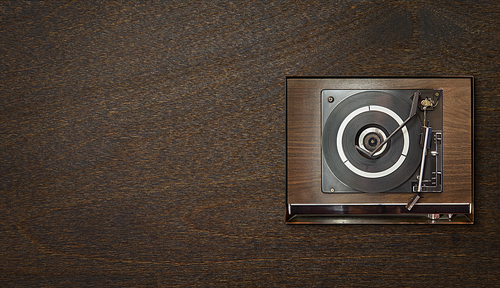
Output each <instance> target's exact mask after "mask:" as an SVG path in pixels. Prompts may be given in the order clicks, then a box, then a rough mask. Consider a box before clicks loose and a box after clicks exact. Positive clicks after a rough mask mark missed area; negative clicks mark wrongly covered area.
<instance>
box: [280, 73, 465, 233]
mask: <svg viewBox="0 0 500 288" xmlns="http://www.w3.org/2000/svg"><path fill="white" fill-rule="evenodd" d="M472 99H473V78H472V77H440V78H303V77H289V78H287V183H286V184H287V200H286V201H287V203H286V204H287V205H286V206H287V208H286V209H287V210H286V222H287V223H346V224H347V223H433V224H471V223H473V125H472V119H473V118H472V115H473V105H472V103H473V102H472Z"/></svg>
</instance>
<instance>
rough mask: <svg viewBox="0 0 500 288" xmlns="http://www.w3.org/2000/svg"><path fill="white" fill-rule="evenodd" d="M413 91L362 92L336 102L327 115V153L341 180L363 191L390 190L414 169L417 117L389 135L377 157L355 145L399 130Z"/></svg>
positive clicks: (368, 145)
mask: <svg viewBox="0 0 500 288" xmlns="http://www.w3.org/2000/svg"><path fill="white" fill-rule="evenodd" d="M411 96H412V92H409V94H408V96H407V97H400V96H395V95H392V94H390V93H387V92H383V91H365V92H359V93H356V94H354V95H352V96H349V97H347V98H345V99H341V100H339V101H340V102H339V103H334V104H335V108H334V109H333V110H331V112H330V113H329V114H328V115H324V117H326V118H325V119H326V121H325V122H324V127H323V130H322V151H323V157H324V160H325V162H326V163H327V166H328V168H329V170H330V171H331V173H333V174H334V176H335V177H336V178H337V179H338V180H339V181H340V182H342V183H343V184H345V185H347V186H349V187H351V188H353V189H355V190H358V191H360V192H386V191H390V190H391V189H394V188H396V187H398V186H400V185H402V184H403V183H404V182H406V181H407V180H408V179H409V178H410V177H411V176H412V175H413V174H414V173H415V171H416V169H417V168H418V166H419V158H420V154H421V148H420V145H419V137H420V127H421V122H420V119H419V118H418V117H413V118H412V119H411V120H410V121H409V122H408V123H406V125H405V126H404V127H403V128H402V129H401V130H399V131H398V132H397V133H396V134H395V135H394V136H393V137H392V138H391V139H389V141H388V142H387V143H386V144H385V145H384V146H383V147H382V148H381V149H379V151H377V152H376V153H375V154H374V156H376V157H367V156H366V155H365V154H363V153H362V152H360V151H359V150H358V149H356V146H357V145H358V146H359V147H361V148H363V149H365V150H367V151H373V150H374V149H375V148H376V147H377V146H378V144H380V143H381V142H383V141H384V140H385V139H386V138H387V137H388V136H389V135H390V134H391V133H392V132H393V131H394V130H396V128H398V126H399V125H400V124H402V123H403V121H404V119H406V118H407V117H408V114H409V112H410V108H411ZM332 99H333V98H332ZM332 99H330V100H332ZM329 102H330V101H329ZM332 102H333V101H332Z"/></svg>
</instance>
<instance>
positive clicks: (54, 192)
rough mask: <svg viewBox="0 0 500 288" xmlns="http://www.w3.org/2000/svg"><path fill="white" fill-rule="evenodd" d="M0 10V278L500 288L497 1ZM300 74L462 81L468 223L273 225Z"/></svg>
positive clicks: (280, 211) (280, 203)
mask: <svg viewBox="0 0 500 288" xmlns="http://www.w3.org/2000/svg"><path fill="white" fill-rule="evenodd" d="M0 9H1V10H0V19H1V20H0V31H1V34H0V35H1V37H0V39H1V40H0V51H1V53H0V69H1V70H0V71H1V72H0V73H1V80H0V81H1V82H0V93H1V94H0V95H1V98H0V136H1V137H0V147H1V148H0V177H1V178H0V191H1V195H0V196H1V197H0V225H1V228H0V285H1V286H9V285H12V286H59V287H68V286H108V285H117V286H200V287H206V286H212V285H213V286H225V285H228V286H229V285H230V286H286V287H288V286H292V287H293V286H298V287H308V286H326V287H331V286H370V287H374V286H409V287H430V286H432V287H458V286H460V287H477V286H483V287H491V286H497V287H498V281H499V276H498V275H499V274H500V268H499V267H500V259H499V258H500V251H499V250H500V245H499V244H500V237H499V231H500V229H499V225H498V221H499V210H500V207H499V201H498V199H499V192H498V187H499V169H498V165H499V164H500V163H499V159H500V158H499V156H498V155H499V152H500V149H499V147H500V141H499V140H500V138H499V137H498V133H499V132H500V116H499V114H498V112H499V110H500V109H499V107H500V105H499V104H500V98H499V94H500V88H499V87H500V86H499V82H500V81H499V80H500V74H499V72H498V71H500V57H499V52H500V51H499V50H500V49H499V47H500V4H499V2H498V1H493V0H491V1H458V0H455V1H446V2H445V1H407V2H404V3H401V1H377V2H374V3H372V2H369V1H342V2H341V3H336V2H334V1H331V2H327V1H279V2H278V1H236V2H217V3H214V2H213V1H199V2H198V1H196V2H195V1H169V2H168V3H159V2H151V3H147V4H146V3H142V2H135V1H128V2H125V3H121V2H120V3H116V2H96V3H90V2H76V1H68V2H55V1H54V2H52V1H20V2H7V1H5V2H2V3H1V4H0ZM310 75H314V76H332V75H334V76H335V75H342V76H354V75H356V76H373V75H375V76H402V75H405V76H436V75H472V76H474V77H475V81H476V82H475V96H476V98H475V111H474V113H475V127H474V128H475V208H476V215H475V216H476V217H475V224H474V225H460V226H457V225H453V226H432V225H417V226H406V225H378V226H370V225H353V226H338V225H331V226H328V225H302V226H287V225H285V224H284V215H285V76H310Z"/></svg>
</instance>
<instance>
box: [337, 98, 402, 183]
mask: <svg viewBox="0 0 500 288" xmlns="http://www.w3.org/2000/svg"><path fill="white" fill-rule="evenodd" d="M369 111H378V112H382V113H385V114H387V115H389V116H391V118H392V119H394V120H395V121H396V122H397V123H398V125H401V124H402V123H403V120H402V119H401V118H400V117H399V116H398V114H396V113H395V112H394V111H392V110H390V109H388V108H386V107H382V106H376V105H370V106H364V107H361V108H358V109H356V110H354V111H352V112H351V114H349V115H347V117H346V118H345V119H344V121H342V124H340V127H339V131H338V132H337V151H338V153H339V156H340V159H341V160H342V162H343V163H344V164H345V165H346V166H347V168H349V170H351V171H352V172H354V173H356V174H358V175H359V176H362V177H365V178H380V177H385V176H387V175H389V174H391V173H392V172H394V171H396V170H397V169H398V168H399V167H400V166H401V164H403V162H404V161H405V159H406V155H407V154H408V149H409V147H410V137H409V136H408V129H406V126H404V127H403V128H401V132H402V133H403V151H402V152H401V156H399V159H398V161H396V163H394V165H392V166H391V167H389V168H388V169H386V170H384V171H380V172H366V171H363V170H360V169H358V168H356V167H355V166H354V165H352V164H351V162H349V160H348V159H347V157H346V156H345V154H344V149H343V147H342V136H343V135H344V130H345V127H346V126H347V124H349V122H351V120H352V119H353V118H354V117H356V116H358V115H359V114H361V113H365V112H369Z"/></svg>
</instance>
